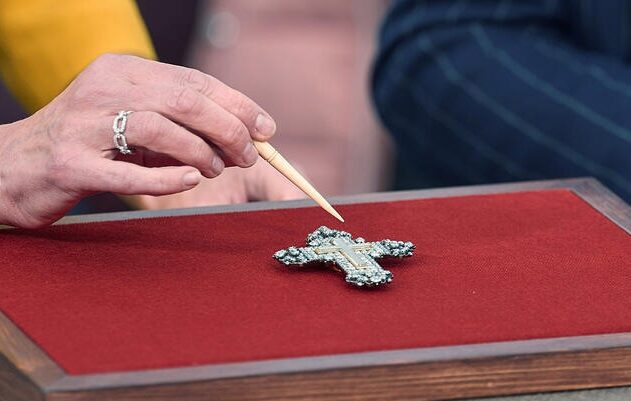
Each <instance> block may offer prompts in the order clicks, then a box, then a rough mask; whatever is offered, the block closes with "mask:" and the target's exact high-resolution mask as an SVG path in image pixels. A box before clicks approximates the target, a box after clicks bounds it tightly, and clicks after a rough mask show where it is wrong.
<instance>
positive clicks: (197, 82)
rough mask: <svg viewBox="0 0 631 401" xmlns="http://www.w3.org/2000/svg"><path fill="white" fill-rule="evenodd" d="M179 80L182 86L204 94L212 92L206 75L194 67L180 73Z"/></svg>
mask: <svg viewBox="0 0 631 401" xmlns="http://www.w3.org/2000/svg"><path fill="white" fill-rule="evenodd" d="M181 82H182V84H183V85H182V86H187V87H189V88H191V89H193V90H195V91H197V92H200V93H204V94H206V95H209V94H210V93H211V92H212V85H211V80H210V78H209V77H208V75H206V74H204V73H203V72H201V71H199V70H196V69H194V68H189V69H186V70H185V71H184V72H183V73H182V78H181Z"/></svg>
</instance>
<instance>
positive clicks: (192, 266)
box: [0, 190, 631, 374]
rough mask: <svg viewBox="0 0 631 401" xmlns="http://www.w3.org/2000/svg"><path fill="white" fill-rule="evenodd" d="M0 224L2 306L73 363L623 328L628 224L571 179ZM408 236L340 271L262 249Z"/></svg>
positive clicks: (246, 356) (97, 366)
mask: <svg viewBox="0 0 631 401" xmlns="http://www.w3.org/2000/svg"><path fill="white" fill-rule="evenodd" d="M339 210H340V212H341V213H342V214H343V215H344V217H345V218H346V219H347V223H346V224H344V225H341V224H337V223H335V222H334V221H333V220H332V218H329V217H328V215H327V214H325V213H324V212H323V211H322V210H320V209H318V208H306V209H289V210H274V211H263V212H246V213H236V214H235V213H232V214H217V215H206V216H189V217H173V218H155V219H142V220H133V221H127V222H108V223H91V224H80V225H67V226H58V227H52V228H49V229H46V230H42V231H36V232H27V231H20V230H12V231H4V232H0V255H2V264H1V265H0V283H1V287H0V308H1V309H2V311H3V312H4V313H5V314H7V315H8V316H9V317H10V318H11V319H12V320H13V321H14V322H15V323H16V324H17V325H18V326H19V327H20V328H21V329H22V330H24V332H26V333H27V334H28V335H29V336H30V337H31V338H32V339H33V340H34V341H35V342H36V343H37V344H39V345H40V346H41V347H42V348H43V349H44V350H45V351H46V352H47V353H48V354H49V355H50V356H51V357H52V358H53V359H55V360H56V361H57V362H58V363H59V364H60V365H61V366H62V367H63V368H64V369H65V370H67V371H68V372H70V373H73V374H84V373H95V372H112V371H126V370H135V369H147V368H164V367H177V366H191V365H198V364H212V363H222V362H239V361H252V360H264V359H271V358H290V357H301V356H310V355H329V354H337V353H351V352H363V351H373V350H374V351H376V350H391V349H402V348H411V347H431V346H441V345H453V344H470V343H480V342H491V341H505V340H519V339H531V338H545V337H558V336H574V335H584V334H597V333H612V332H625V331H631V297H629V294H631V236H629V235H628V234H626V233H625V232H624V231H622V230H621V229H620V228H618V227H617V226H615V225H614V224H613V223H611V222H610V221H609V220H607V219H606V218H604V217H603V216H601V215H600V214H599V213H598V212H597V211H595V210H594V209H593V208H592V207H591V206H589V205H588V204H587V203H585V202H584V201H583V200H581V199H580V198H578V197H577V196H576V195H574V194H573V193H571V192H569V191H564V190H555V191H537V192H527V193H518V194H501V195H488V196H467V197H458V198H448V199H433V200H416V201H398V202H387V203H372V204H359V205H347V206H340V207H339ZM322 224H328V225H330V226H331V227H335V228H343V229H346V230H348V231H350V232H351V233H352V234H353V235H359V236H363V237H364V238H366V239H367V240H379V239H383V238H384V237H389V238H391V239H398V240H405V241H413V242H414V243H415V244H416V245H417V251H416V254H415V256H413V257H412V258H409V259H405V260H392V261H389V262H387V263H384V265H385V266H386V267H387V268H389V269H390V270H391V271H392V272H393V274H394V281H393V282H392V283H391V284H390V285H389V286H387V287H384V288H381V289H376V290H369V291H366V290H359V289H355V288H353V287H351V286H349V285H347V284H346V283H345V282H344V280H343V276H342V275H341V274H339V273H337V272H334V271H332V270H326V268H323V267H322V266H314V267H311V268H288V267H285V266H282V265H280V264H279V263H277V262H276V261H275V260H273V259H272V254H273V253H274V251H276V250H278V249H281V248H284V247H287V246H289V245H302V244H303V243H304V239H305V237H306V235H307V234H308V233H309V232H311V231H312V230H314V229H315V228H317V227H318V226H320V225H322Z"/></svg>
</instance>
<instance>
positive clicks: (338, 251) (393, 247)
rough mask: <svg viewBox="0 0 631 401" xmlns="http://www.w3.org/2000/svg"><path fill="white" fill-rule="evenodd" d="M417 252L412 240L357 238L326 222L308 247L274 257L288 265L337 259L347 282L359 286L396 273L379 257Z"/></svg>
mask: <svg viewBox="0 0 631 401" xmlns="http://www.w3.org/2000/svg"><path fill="white" fill-rule="evenodd" d="M413 252H414V244H412V243H411V242H403V241H393V240H389V239H385V240H382V241H377V242H366V241H365V240H364V239H363V238H361V237H357V238H355V239H353V237H352V236H351V234H349V233H347V232H346V231H339V230H333V229H330V228H328V227H325V226H322V227H320V228H318V229H317V230H315V231H314V232H312V233H311V234H309V235H308V236H307V246H306V247H300V248H298V247H293V246H292V247H289V248H287V249H281V250H280V251H278V252H276V253H275V254H274V258H275V259H276V260H278V261H279V262H281V263H284V264H285V265H299V266H302V265H305V264H307V263H311V262H325V263H335V264H336V265H337V266H338V267H339V268H340V269H341V270H342V271H344V272H345V273H346V282H348V283H350V284H353V285H356V286H358V287H374V286H378V285H381V284H386V283H389V282H391V281H392V273H391V272H390V271H388V270H385V269H383V268H382V267H381V266H380V265H379V264H378V263H377V262H376V260H375V259H378V258H382V257H385V256H394V257H406V256H412V254H413Z"/></svg>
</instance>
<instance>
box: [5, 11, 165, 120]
mask: <svg viewBox="0 0 631 401" xmlns="http://www.w3.org/2000/svg"><path fill="white" fill-rule="evenodd" d="M103 53H127V54H135V55H138V56H142V57H146V58H155V53H154V50H153V47H152V45H151V41H150V39H149V35H148V33H147V30H146V28H145V26H144V23H143V21H142V18H141V16H140V13H139V12H138V9H137V7H136V3H135V2H134V1H133V0H56V1H55V0H0V73H1V74H2V75H3V77H4V80H5V82H6V83H7V86H8V87H9V89H10V90H11V91H12V93H13V94H14V96H15V97H16V98H17V99H18V100H19V101H20V102H21V103H22V105H23V106H24V107H25V108H26V109H27V110H28V111H30V112H33V111H36V110H37V109H39V108H41V107H42V106H44V105H46V104H47V103H48V102H50V101H51V100H52V99H53V98H54V97H55V96H57V95H58V94H59V93H60V92H61V91H62V90H63V89H64V88H65V87H66V86H67V85H68V83H70V81H72V79H73V78H74V77H75V76H76V75H77V74H78V73H79V72H80V71H81V70H82V69H83V68H85V67H86V66H87V65H88V64H90V62H92V61H93V60H94V59H95V58H96V57H97V56H99V55H100V54H103Z"/></svg>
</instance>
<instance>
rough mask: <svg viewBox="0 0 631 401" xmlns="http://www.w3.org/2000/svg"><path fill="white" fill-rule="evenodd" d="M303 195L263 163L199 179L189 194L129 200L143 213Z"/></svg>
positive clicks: (301, 196)
mask: <svg viewBox="0 0 631 401" xmlns="http://www.w3.org/2000/svg"><path fill="white" fill-rule="evenodd" d="M301 198H305V194H304V193H303V192H302V191H301V190H299V189H298V188H297V187H296V186H295V185H294V184H292V183H291V182H290V181H289V180H287V179H286V178H285V177H284V176H283V175H281V174H280V173H279V172H278V171H276V170H275V169H274V168H273V167H272V166H271V165H270V164H268V163H266V162H265V161H264V160H263V159H259V160H258V161H257V162H256V164H254V165H253V166H252V167H249V168H246V169H242V168H234V167H230V168H227V169H225V170H224V172H223V173H222V174H221V175H220V176H218V177H215V178H213V179H202V181H201V182H200V183H199V185H197V187H195V188H193V189H191V190H190V191H186V192H181V193H178V194H173V195H167V196H160V197H155V196H150V195H139V196H134V197H133V200H130V201H131V202H132V203H134V204H135V205H136V206H138V207H140V208H143V209H171V208H179V207H198V206H210V205H225V204H231V203H244V202H247V201H254V200H291V199H301Z"/></svg>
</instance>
